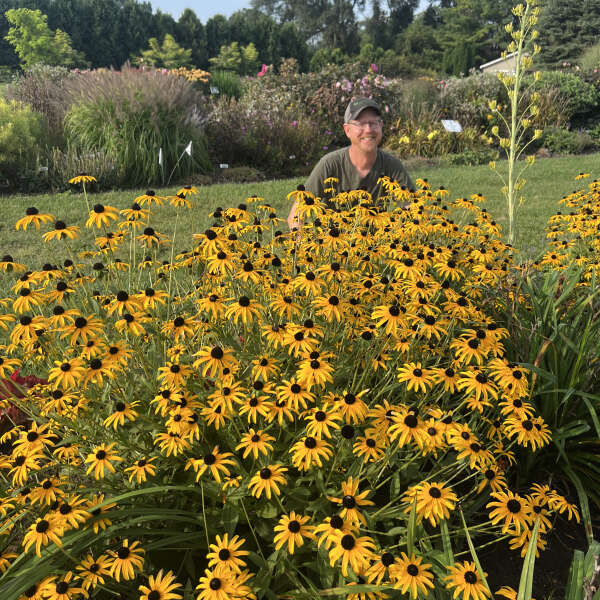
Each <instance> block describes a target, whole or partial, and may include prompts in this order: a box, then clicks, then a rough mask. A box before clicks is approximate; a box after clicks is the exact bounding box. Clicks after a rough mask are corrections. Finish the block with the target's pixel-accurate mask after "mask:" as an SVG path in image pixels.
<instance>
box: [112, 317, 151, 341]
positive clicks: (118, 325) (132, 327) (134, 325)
mask: <svg viewBox="0 0 600 600" xmlns="http://www.w3.org/2000/svg"><path fill="white" fill-rule="evenodd" d="M151 321H152V319H151V318H150V317H148V316H147V315H146V314H145V313H143V312H133V313H128V312H127V313H123V318H121V319H119V320H118V321H116V322H115V329H116V330H117V331H118V332H119V333H131V334H132V335H133V336H135V337H139V336H141V335H144V334H145V333H146V329H145V328H144V324H146V323H150V322H151Z"/></svg>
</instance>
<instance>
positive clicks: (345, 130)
mask: <svg viewBox="0 0 600 600" xmlns="http://www.w3.org/2000/svg"><path fill="white" fill-rule="evenodd" d="M349 129H350V125H348V123H344V133H345V134H346V137H347V138H348V139H350V136H349V135H348V130H349Z"/></svg>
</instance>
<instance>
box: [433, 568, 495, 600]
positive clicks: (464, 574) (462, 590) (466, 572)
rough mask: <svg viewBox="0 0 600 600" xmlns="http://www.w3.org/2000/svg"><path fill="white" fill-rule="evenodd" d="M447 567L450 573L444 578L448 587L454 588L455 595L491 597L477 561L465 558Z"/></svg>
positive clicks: (480, 599) (479, 597) (481, 599)
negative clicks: (476, 564)
mask: <svg viewBox="0 0 600 600" xmlns="http://www.w3.org/2000/svg"><path fill="white" fill-rule="evenodd" d="M447 568H448V570H449V571H450V574H449V575H447V576H446V577H445V578H444V579H445V581H446V582H447V583H446V588H447V589H449V590H452V589H453V588H454V596H455V597H457V596H458V595H459V594H461V595H462V598H465V599H466V598H472V600H485V598H490V597H491V594H490V591H489V589H488V588H487V586H486V585H485V583H484V582H483V581H482V580H481V577H480V575H479V572H478V571H477V567H476V566H475V563H473V562H469V561H467V560H465V561H463V562H462V563H460V562H457V563H455V564H454V565H452V566H449V567H447Z"/></svg>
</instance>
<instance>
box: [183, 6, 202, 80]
mask: <svg viewBox="0 0 600 600" xmlns="http://www.w3.org/2000/svg"><path fill="white" fill-rule="evenodd" d="M177 39H178V40H179V41H180V42H181V44H182V45H183V46H185V47H186V48H190V49H191V51H192V63H193V64H194V65H195V66H196V67H199V68H201V69H206V68H208V52H207V48H206V30H205V28H204V25H202V22H201V21H200V19H198V17H197V16H196V13H195V12H194V11H193V10H192V9H191V8H186V9H185V10H184V11H183V13H182V14H181V16H180V17H179V21H177Z"/></svg>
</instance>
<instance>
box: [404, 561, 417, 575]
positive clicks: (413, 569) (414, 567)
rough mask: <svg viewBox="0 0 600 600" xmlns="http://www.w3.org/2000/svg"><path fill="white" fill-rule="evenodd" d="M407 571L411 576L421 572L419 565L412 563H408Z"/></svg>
mask: <svg viewBox="0 0 600 600" xmlns="http://www.w3.org/2000/svg"><path fill="white" fill-rule="evenodd" d="M406 572H407V573H408V574H409V575H410V576H411V577H416V576H417V575H418V574H419V567H417V565H415V564H413V563H410V564H409V565H408V567H406Z"/></svg>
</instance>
